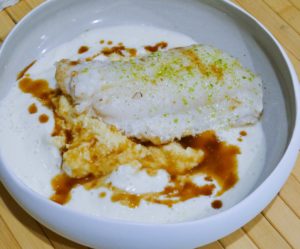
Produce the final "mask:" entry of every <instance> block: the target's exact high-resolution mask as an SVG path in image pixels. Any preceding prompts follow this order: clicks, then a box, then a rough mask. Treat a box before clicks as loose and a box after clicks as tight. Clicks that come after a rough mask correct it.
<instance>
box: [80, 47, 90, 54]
mask: <svg viewBox="0 0 300 249" xmlns="http://www.w3.org/2000/svg"><path fill="white" fill-rule="evenodd" d="M87 51H89V47H88V46H81V47H80V48H79V49H78V54H83V53H86V52H87Z"/></svg>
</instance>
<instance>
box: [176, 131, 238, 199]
mask: <svg viewBox="0 0 300 249" xmlns="http://www.w3.org/2000/svg"><path fill="white" fill-rule="evenodd" d="M180 143H181V144H182V145H183V146H184V147H191V148H199V149H202V150H203V151H204V153H205V156H204V160H203V162H202V163H200V164H199V165H198V166H197V167H195V168H194V169H192V172H190V173H192V174H197V173H202V174H205V175H207V176H210V177H212V178H213V179H215V180H216V181H217V182H218V184H219V185H220V187H221V190H220V191H219V192H218V195H221V194H223V193H224V192H225V191H227V190H228V189H230V188H232V187H233V186H234V185H235V184H236V183H237V181H238V179H239V177H238V167H237V166H238V162H237V155H238V154H240V149H239V147H238V146H234V145H229V144H227V143H226V142H223V141H219V139H218V138H217V136H216V134H215V132H214V131H206V132H204V133H202V134H200V135H198V136H195V137H192V136H189V137H185V138H183V139H182V140H181V141H180Z"/></svg>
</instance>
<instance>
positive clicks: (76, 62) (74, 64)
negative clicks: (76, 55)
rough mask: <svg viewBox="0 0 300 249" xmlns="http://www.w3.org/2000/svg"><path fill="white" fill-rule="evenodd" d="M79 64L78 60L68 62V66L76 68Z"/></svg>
mask: <svg viewBox="0 0 300 249" xmlns="http://www.w3.org/2000/svg"><path fill="white" fill-rule="evenodd" d="M79 63H80V61H79V60H77V61H70V63H69V64H70V66H76V65H78V64H79Z"/></svg>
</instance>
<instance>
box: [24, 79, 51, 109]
mask: <svg viewBox="0 0 300 249" xmlns="http://www.w3.org/2000/svg"><path fill="white" fill-rule="evenodd" d="M19 88H20V89H21V91H23V92H24V93H29V94H31V95H32V96H33V97H35V98H37V99H38V100H40V101H41V103H42V104H43V105H45V106H47V107H51V106H52V104H51V97H52V96H53V95H54V94H56V91H55V90H53V89H51V88H49V85H48V81H46V80H43V79H37V80H33V79H31V78H29V77H26V78H23V79H21V80H20V81H19Z"/></svg>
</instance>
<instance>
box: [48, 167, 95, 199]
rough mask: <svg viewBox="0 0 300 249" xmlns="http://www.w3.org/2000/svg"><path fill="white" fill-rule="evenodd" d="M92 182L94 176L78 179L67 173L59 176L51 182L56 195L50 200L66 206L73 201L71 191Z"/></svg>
mask: <svg viewBox="0 0 300 249" xmlns="http://www.w3.org/2000/svg"><path fill="white" fill-rule="evenodd" d="M92 180H94V177H93V176H87V177H84V178H80V179H76V178H71V177H69V176H68V175H67V174H65V173H63V174H60V175H57V176H55V177H54V178H53V179H52V181H51V185H52V188H53V190H54V191H55V193H54V194H53V195H52V196H51V197H50V199H51V200H52V201H54V202H56V203H58V204H61V205H63V204H66V203H67V202H68V201H69V200H70V199H71V190H72V189H73V188H74V187H76V186H77V185H79V184H80V185H84V184H85V183H88V182H91V181H92Z"/></svg>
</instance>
